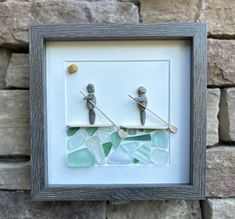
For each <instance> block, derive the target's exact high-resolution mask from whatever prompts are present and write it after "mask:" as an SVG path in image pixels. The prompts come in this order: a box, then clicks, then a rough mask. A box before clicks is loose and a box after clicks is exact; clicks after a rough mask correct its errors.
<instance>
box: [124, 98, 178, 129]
mask: <svg viewBox="0 0 235 219" xmlns="http://www.w3.org/2000/svg"><path fill="white" fill-rule="evenodd" d="M128 97H130V98H131V99H132V100H134V101H135V102H137V103H138V104H140V105H141V106H143V107H144V108H145V109H146V110H147V111H149V112H150V113H152V114H153V115H154V116H155V117H157V118H158V119H159V120H161V121H162V122H163V123H164V124H166V125H167V127H168V129H169V130H170V132H172V133H176V132H177V128H176V127H175V126H174V125H171V124H169V123H168V122H166V121H165V120H164V119H162V118H161V117H160V116H158V115H157V114H156V113H155V112H153V111H152V110H150V109H149V108H147V107H146V106H145V105H144V104H142V103H140V102H139V101H137V100H136V99H135V98H134V97H132V96H131V95H128Z"/></svg>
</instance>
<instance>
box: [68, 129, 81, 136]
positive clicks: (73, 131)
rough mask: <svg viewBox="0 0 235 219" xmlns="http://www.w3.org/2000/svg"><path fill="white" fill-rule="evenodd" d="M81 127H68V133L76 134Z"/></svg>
mask: <svg viewBox="0 0 235 219" xmlns="http://www.w3.org/2000/svg"><path fill="white" fill-rule="evenodd" d="M79 129H80V128H79V127H76V128H73V127H71V128H68V129H67V135H68V136H72V135H74V134H75V133H76V132H77V131H78V130H79Z"/></svg>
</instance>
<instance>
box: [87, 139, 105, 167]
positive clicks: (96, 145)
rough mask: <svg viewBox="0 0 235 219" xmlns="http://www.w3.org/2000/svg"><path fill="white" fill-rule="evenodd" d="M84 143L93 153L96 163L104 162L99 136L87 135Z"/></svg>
mask: <svg viewBox="0 0 235 219" xmlns="http://www.w3.org/2000/svg"><path fill="white" fill-rule="evenodd" d="M86 145H87V147H88V148H89V149H90V150H91V151H92V152H93V154H94V155H95V157H96V161H97V163H98V164H104V163H105V155H104V151H103V148H102V146H101V144H100V139H99V136H97V135H94V136H92V137H89V138H88V139H87V140H86Z"/></svg>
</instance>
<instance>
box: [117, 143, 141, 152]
mask: <svg viewBox="0 0 235 219" xmlns="http://www.w3.org/2000/svg"><path fill="white" fill-rule="evenodd" d="M138 146H139V142H127V143H123V144H121V145H120V147H122V148H123V149H124V150H125V151H126V152H128V153H131V152H133V151H134V150H135V149H136V148H137V147H138Z"/></svg>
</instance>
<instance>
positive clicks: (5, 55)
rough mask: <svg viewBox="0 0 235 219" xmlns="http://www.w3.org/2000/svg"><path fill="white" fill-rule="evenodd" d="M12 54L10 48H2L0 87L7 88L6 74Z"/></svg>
mask: <svg viewBox="0 0 235 219" xmlns="http://www.w3.org/2000/svg"><path fill="white" fill-rule="evenodd" d="M0 18H1V17H0ZM10 56H11V53H10V51H9V50H7V49H4V48H0V89H2V88H5V76H6V72H7V66H8V63H9V60H10Z"/></svg>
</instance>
